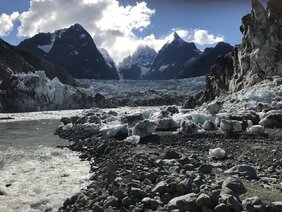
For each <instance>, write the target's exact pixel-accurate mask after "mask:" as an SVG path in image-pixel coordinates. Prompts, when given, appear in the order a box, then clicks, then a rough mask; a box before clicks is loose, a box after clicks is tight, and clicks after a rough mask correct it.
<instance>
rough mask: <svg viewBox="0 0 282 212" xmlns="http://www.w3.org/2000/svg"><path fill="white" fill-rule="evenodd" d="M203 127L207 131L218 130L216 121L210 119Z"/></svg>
mask: <svg viewBox="0 0 282 212" xmlns="http://www.w3.org/2000/svg"><path fill="white" fill-rule="evenodd" d="M203 128H204V130H206V131H210V130H216V124H215V122H214V121H211V120H208V121H205V123H204V125H203Z"/></svg>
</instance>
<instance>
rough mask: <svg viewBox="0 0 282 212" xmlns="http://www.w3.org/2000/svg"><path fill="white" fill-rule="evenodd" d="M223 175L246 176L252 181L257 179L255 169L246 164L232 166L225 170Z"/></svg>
mask: <svg viewBox="0 0 282 212" xmlns="http://www.w3.org/2000/svg"><path fill="white" fill-rule="evenodd" d="M224 173H225V174H228V175H236V174H238V175H240V176H248V177H250V178H252V179H257V172H256V170H255V168H254V167H252V166H250V165H247V164H242V165H236V166H233V167H232V168H230V169H228V170H226V171H225V172H224Z"/></svg>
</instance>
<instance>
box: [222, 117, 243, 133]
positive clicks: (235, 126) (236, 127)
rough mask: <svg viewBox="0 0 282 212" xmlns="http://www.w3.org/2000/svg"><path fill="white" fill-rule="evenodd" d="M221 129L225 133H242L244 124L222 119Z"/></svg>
mask: <svg viewBox="0 0 282 212" xmlns="http://www.w3.org/2000/svg"><path fill="white" fill-rule="evenodd" d="M220 129H221V131H222V132H224V133H234V132H240V131H242V124H241V122H240V121H236V120H226V119H222V120H221V122H220Z"/></svg>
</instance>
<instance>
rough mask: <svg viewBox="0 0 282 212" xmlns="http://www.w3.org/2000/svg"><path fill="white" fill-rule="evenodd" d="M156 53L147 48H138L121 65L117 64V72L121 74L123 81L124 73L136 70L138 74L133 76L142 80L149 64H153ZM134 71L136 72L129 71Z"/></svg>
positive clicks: (148, 68)
mask: <svg viewBox="0 0 282 212" xmlns="http://www.w3.org/2000/svg"><path fill="white" fill-rule="evenodd" d="M156 55H157V53H156V51H155V50H154V49H152V48H150V47H149V46H139V47H137V49H136V50H135V52H134V53H133V54H132V55H130V56H128V57H126V58H125V59H124V60H123V61H122V62H121V63H119V70H120V72H123V74H124V77H125V79H126V78H127V76H126V73H127V72H128V71H129V70H131V69H138V74H135V75H134V77H135V79H139V78H140V77H141V78H142V76H143V75H145V74H146V73H147V72H148V71H149V70H150V66H151V64H152V63H153V62H154V59H155V57H156ZM131 71H132V72H133V71H136V70H131ZM131 79H132V77H131Z"/></svg>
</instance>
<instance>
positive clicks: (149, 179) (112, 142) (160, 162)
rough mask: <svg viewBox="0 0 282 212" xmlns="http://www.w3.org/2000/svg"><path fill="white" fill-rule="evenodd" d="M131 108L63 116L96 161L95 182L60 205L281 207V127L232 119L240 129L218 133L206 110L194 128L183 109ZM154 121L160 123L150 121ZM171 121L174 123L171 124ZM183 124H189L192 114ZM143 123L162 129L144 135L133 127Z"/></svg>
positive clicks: (74, 141)
mask: <svg viewBox="0 0 282 212" xmlns="http://www.w3.org/2000/svg"><path fill="white" fill-rule="evenodd" d="M128 112H129V111H127V112H124V113H122V114H121V113H118V112H115V111H113V110H110V111H102V110H99V109H93V110H90V111H85V112H84V113H83V115H82V116H76V117H71V118H63V119H62V120H61V121H62V123H63V124H62V125H61V126H60V127H59V128H58V130H57V131H56V133H57V134H58V135H59V136H60V137H62V138H65V139H68V140H70V141H71V144H70V148H71V149H72V150H74V151H80V152H81V155H80V158H81V159H82V160H88V161H89V163H90V171H91V173H93V175H92V177H91V180H92V181H91V184H90V185H89V186H88V187H87V188H85V189H83V190H82V191H81V192H80V193H79V194H76V195H74V196H73V197H71V198H69V199H67V200H66V201H65V203H64V205H63V206H62V207H61V208H60V211H73V210H74V211H243V210H245V211H248V210H250V208H251V209H252V210H254V211H255V210H264V211H279V210H281V202H279V201H281V199H282V195H281V191H282V187H281V186H282V185H281V180H282V178H281V176H282V175H281V173H282V161H281V158H282V157H281V156H282V149H281V145H280V142H281V136H282V135H281V131H280V130H279V129H269V128H266V129H264V131H263V132H261V133H250V132H246V129H243V128H242V125H243V122H239V121H237V120H235V119H233V121H234V122H235V123H236V124H235V126H234V128H236V129H237V130H235V132H233V133H232V132H227V131H223V130H222V126H221V124H220V125H218V123H217V124H215V129H214V130H212V131H210V128H209V129H208V130H203V126H204V125H205V124H204V123H205V122H206V121H205V120H204V119H209V120H211V119H210V117H209V116H199V115H198V116H194V119H193V116H192V120H190V121H191V122H193V124H194V126H192V125H193V124H187V125H185V127H183V124H182V123H181V124H179V125H177V119H176V117H179V116H180V114H181V116H182V117H187V114H186V115H185V112H187V111H184V113H183V111H179V110H178V109H177V108H176V107H168V108H164V109H162V110H161V111H155V112H151V113H150V112H149V111H148V110H147V111H143V112H142V111H141V112H140V113H139V115H137V114H136V113H135V115H134V114H128ZM169 117H170V118H169ZM171 117H173V118H171ZM237 118H238V117H237ZM148 119H149V120H150V121H148V124H147V125H146V124H143V123H144V120H148ZM184 119H185V118H184ZM119 120H122V123H121V124H118V122H119ZM153 120H155V125H152V124H149V122H150V123H152V122H154V121H153ZM161 120H162V121H161ZM164 120H166V121H167V122H165V121H164ZM172 120H174V122H173V123H174V125H169V124H168V125H166V124H165V123H170V124H171V123H172ZM258 121H259V120H258ZM182 122H187V123H190V122H189V115H188V118H187V119H185V120H184V121H183V120H182ZM110 123H111V124H110ZM131 123H132V124H131ZM140 123H142V128H139V130H140V131H141V132H142V133H145V132H148V131H150V129H152V127H153V126H154V127H155V128H154V129H158V127H159V129H162V130H161V131H160V130H157V131H155V133H153V134H152V133H149V134H147V136H138V135H136V134H134V130H133V129H134V127H136V126H140ZM201 123H202V124H201ZM230 123H233V122H230ZM230 123H229V122H227V124H226V123H225V125H228V124H229V125H230V126H233V125H232V124H230ZM238 123H240V124H241V128H240V130H238V127H237V124H238ZM124 124H125V125H124ZM105 125H107V127H106V128H105ZM124 126H126V127H124ZM129 126H130V127H129ZM160 126H162V127H163V126H173V128H169V127H167V128H166V130H165V131H164V128H161V127H160ZM175 126H177V127H176V128H178V130H177V129H175ZM195 127H196V128H195ZM188 129H189V130H188ZM171 130H172V131H171ZM153 131H154V130H153ZM238 131H240V132H238ZM150 132H151V131H150Z"/></svg>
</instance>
